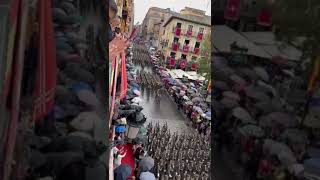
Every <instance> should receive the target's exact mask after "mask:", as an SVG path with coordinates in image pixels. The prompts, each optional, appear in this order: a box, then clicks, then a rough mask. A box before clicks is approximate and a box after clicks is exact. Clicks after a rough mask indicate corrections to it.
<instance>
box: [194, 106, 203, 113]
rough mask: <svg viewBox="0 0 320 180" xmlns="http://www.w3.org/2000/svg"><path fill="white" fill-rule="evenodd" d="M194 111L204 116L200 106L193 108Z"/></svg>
mask: <svg viewBox="0 0 320 180" xmlns="http://www.w3.org/2000/svg"><path fill="white" fill-rule="evenodd" d="M193 110H195V111H197V112H198V113H199V114H203V110H202V109H201V108H200V107H198V106H193Z"/></svg>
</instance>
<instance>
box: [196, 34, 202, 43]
mask: <svg viewBox="0 0 320 180" xmlns="http://www.w3.org/2000/svg"><path fill="white" fill-rule="evenodd" d="M202 39H203V34H202V33H199V34H198V36H197V40H198V41H201V40H202Z"/></svg>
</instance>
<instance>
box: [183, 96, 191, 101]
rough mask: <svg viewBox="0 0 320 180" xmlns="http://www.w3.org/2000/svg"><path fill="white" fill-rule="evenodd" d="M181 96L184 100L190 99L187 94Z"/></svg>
mask: <svg viewBox="0 0 320 180" xmlns="http://www.w3.org/2000/svg"><path fill="white" fill-rule="evenodd" d="M182 98H183V99H185V100H190V99H189V98H188V96H183V97H182Z"/></svg>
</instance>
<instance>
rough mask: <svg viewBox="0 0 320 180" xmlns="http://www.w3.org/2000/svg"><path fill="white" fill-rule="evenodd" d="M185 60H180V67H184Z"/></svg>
mask: <svg viewBox="0 0 320 180" xmlns="http://www.w3.org/2000/svg"><path fill="white" fill-rule="evenodd" d="M186 64H187V61H186V60H181V61H180V68H181V69H184V68H185V67H186Z"/></svg>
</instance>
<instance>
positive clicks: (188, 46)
mask: <svg viewBox="0 0 320 180" xmlns="http://www.w3.org/2000/svg"><path fill="white" fill-rule="evenodd" d="M210 33H211V17H210V16H206V15H205V12H204V11H201V10H197V9H193V8H188V7H186V8H185V9H183V10H181V11H180V13H172V15H171V16H170V17H169V18H168V19H167V20H166V21H165V22H164V23H163V24H162V29H161V31H160V35H159V37H160V39H159V41H160V43H159V44H160V49H161V50H162V51H163V54H164V56H165V57H166V58H167V59H168V58H173V59H175V60H187V61H195V60H196V59H197V58H198V56H199V55H200V54H201V52H200V51H201V50H200V46H201V43H202V41H203V39H204V38H205V37H206V36H207V35H208V34H210Z"/></svg>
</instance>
